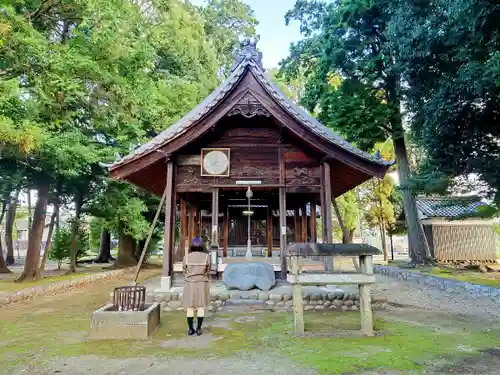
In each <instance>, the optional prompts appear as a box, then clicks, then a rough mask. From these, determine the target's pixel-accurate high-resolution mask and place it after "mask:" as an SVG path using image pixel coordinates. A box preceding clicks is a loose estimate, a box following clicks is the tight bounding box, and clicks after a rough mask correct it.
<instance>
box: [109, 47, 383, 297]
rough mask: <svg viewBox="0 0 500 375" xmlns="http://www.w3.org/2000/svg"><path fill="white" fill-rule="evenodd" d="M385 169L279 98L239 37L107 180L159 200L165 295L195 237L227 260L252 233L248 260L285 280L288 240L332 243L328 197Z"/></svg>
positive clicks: (256, 56) (255, 56) (253, 52)
mask: <svg viewBox="0 0 500 375" xmlns="http://www.w3.org/2000/svg"><path fill="white" fill-rule="evenodd" d="M165 125H166V126H167V125H168V124H165ZM389 165H390V163H388V162H385V161H383V160H380V159H377V158H375V157H373V156H371V155H369V154H367V153H365V152H363V151H361V150H359V149H357V148H356V147H354V146H352V145H351V144H349V143H348V142H346V141H345V140H343V139H342V138H340V137H339V136H338V135H336V134H334V133H333V132H332V131H331V130H329V129H328V128H326V127H325V126H324V125H322V124H321V123H319V122H318V121H317V120H316V119H314V118H313V117H312V116H310V115H309V114H307V113H306V112H305V111H304V110H302V109H301V108H300V107H299V106H297V105H296V104H294V103H293V102H292V101H291V100H290V99H288V98H287V97H286V96H285V95H284V94H283V93H281V92H280V91H279V89H278V88H277V87H276V86H275V85H274V84H273V83H271V82H270V81H269V79H268V78H267V77H266V75H265V73H264V69H263V67H262V54H261V53H259V52H258V51H257V49H256V42H254V41H253V40H248V39H247V40H245V41H244V42H242V44H241V48H240V49H239V51H237V52H236V53H235V63H234V65H233V67H232V71H231V74H230V75H229V77H228V78H227V79H226V80H225V81H224V82H223V83H222V84H221V85H220V86H219V87H218V88H217V89H216V90H215V91H213V92H212V93H211V94H210V95H209V96H208V97H207V98H206V99H205V100H203V101H202V102H201V103H200V104H199V105H198V106H197V107H195V108H194V109H193V110H192V111H191V112H189V113H188V114H187V115H185V116H184V117H183V118H182V119H180V120H179V121H178V122H177V123H175V124H172V125H170V126H169V127H168V128H167V129H166V130H165V131H163V132H162V133H160V134H159V135H157V136H156V137H155V138H153V139H151V140H150V141H149V142H147V143H145V144H143V145H142V146H140V147H139V148H137V149H136V150H135V151H134V152H132V153H131V154H129V155H127V156H125V157H123V158H122V159H121V160H119V161H117V162H115V163H114V164H112V165H111V166H109V170H110V173H111V175H112V176H113V178H116V179H120V180H126V181H129V182H130V183H132V184H134V185H136V186H138V187H140V188H143V189H145V190H147V191H149V192H151V193H153V194H156V195H158V196H161V195H162V194H164V193H165V194H166V199H165V205H166V219H165V235H164V270H163V277H162V288H164V287H165V288H167V289H168V288H169V286H170V282H171V276H172V275H173V270H174V263H175V262H179V261H181V260H182V258H183V256H184V253H185V251H186V249H187V246H188V244H189V243H190V239H191V238H192V237H193V236H202V237H203V238H204V239H206V241H207V246H208V247H210V248H216V249H220V251H219V253H220V254H221V255H222V256H223V257H227V256H228V255H234V254H232V253H231V251H233V250H234V249H237V248H238V247H243V249H245V248H246V247H247V246H248V239H249V234H250V247H251V249H252V254H253V255H254V256H273V255H277V256H278V259H279V263H280V266H281V267H280V269H281V273H282V276H284V275H285V274H286V272H287V267H286V257H285V256H284V254H285V249H286V246H287V242H291V241H300V242H309V241H311V242H316V241H322V242H332V205H331V199H332V198H335V197H338V196H340V195H342V194H343V193H345V192H347V191H348V190H350V189H352V188H354V187H356V186H358V185H359V184H361V183H363V182H365V181H367V180H369V179H370V178H372V177H374V176H377V177H383V176H384V174H385V173H386V171H387V169H388V167H389ZM249 195H250V199H249V197H248V196H249ZM176 217H179V218H180V219H179V220H180V238H178V239H176V238H175V227H176V225H175V224H176ZM317 217H319V218H320V219H319V220H321V228H322V233H321V236H320V237H321V238H316V233H317V229H316V223H317V221H318V220H316V218H317ZM249 218H250V219H249ZM256 249H263V251H262V252H259V251H260V250H259V251H257V253H254V251H255V250H256ZM275 249H276V251H275ZM230 250H231V251H230ZM228 252H230V253H231V254H228Z"/></svg>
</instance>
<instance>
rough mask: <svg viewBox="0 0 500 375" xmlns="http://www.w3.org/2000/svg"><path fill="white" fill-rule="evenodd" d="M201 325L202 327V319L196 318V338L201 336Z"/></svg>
mask: <svg viewBox="0 0 500 375" xmlns="http://www.w3.org/2000/svg"><path fill="white" fill-rule="evenodd" d="M202 325H203V317H201V318H198V324H197V326H196V334H197V335H198V336H201V332H202V331H201V326H202Z"/></svg>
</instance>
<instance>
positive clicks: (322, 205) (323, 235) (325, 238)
mask: <svg viewBox="0 0 500 375" xmlns="http://www.w3.org/2000/svg"><path fill="white" fill-rule="evenodd" d="M320 180H321V182H320V183H321V190H320V194H319V201H320V202H319V203H320V208H321V242H323V243H326V242H328V236H327V235H326V202H327V200H326V195H325V168H324V165H323V164H321V166H320Z"/></svg>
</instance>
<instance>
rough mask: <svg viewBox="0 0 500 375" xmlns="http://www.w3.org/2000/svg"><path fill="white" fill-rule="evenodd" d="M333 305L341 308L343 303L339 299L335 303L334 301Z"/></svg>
mask: <svg viewBox="0 0 500 375" xmlns="http://www.w3.org/2000/svg"><path fill="white" fill-rule="evenodd" d="M332 305H333V306H337V307H340V306H342V301H341V300H339V299H336V300H335V301H332Z"/></svg>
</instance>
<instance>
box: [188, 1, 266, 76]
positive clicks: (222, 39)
mask: <svg viewBox="0 0 500 375" xmlns="http://www.w3.org/2000/svg"><path fill="white" fill-rule="evenodd" d="M198 9H199V11H200V13H201V15H202V17H203V19H204V21H205V23H204V24H205V33H206V34H207V36H208V37H209V38H210V43H211V45H212V46H213V49H214V50H215V53H216V55H217V60H218V61H219V63H220V64H221V67H222V68H223V71H224V73H225V75H227V74H228V72H229V69H230V68H231V65H232V64H233V61H234V57H233V53H234V51H235V49H236V48H237V47H238V46H239V41H240V40H241V39H243V38H245V37H252V36H256V30H255V27H256V26H257V24H258V21H257V19H256V18H255V14H254V11H253V9H252V8H251V7H250V6H249V5H247V4H245V3H244V2H243V1H241V0H208V1H207V4H205V5H203V6H200V7H198Z"/></svg>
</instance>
